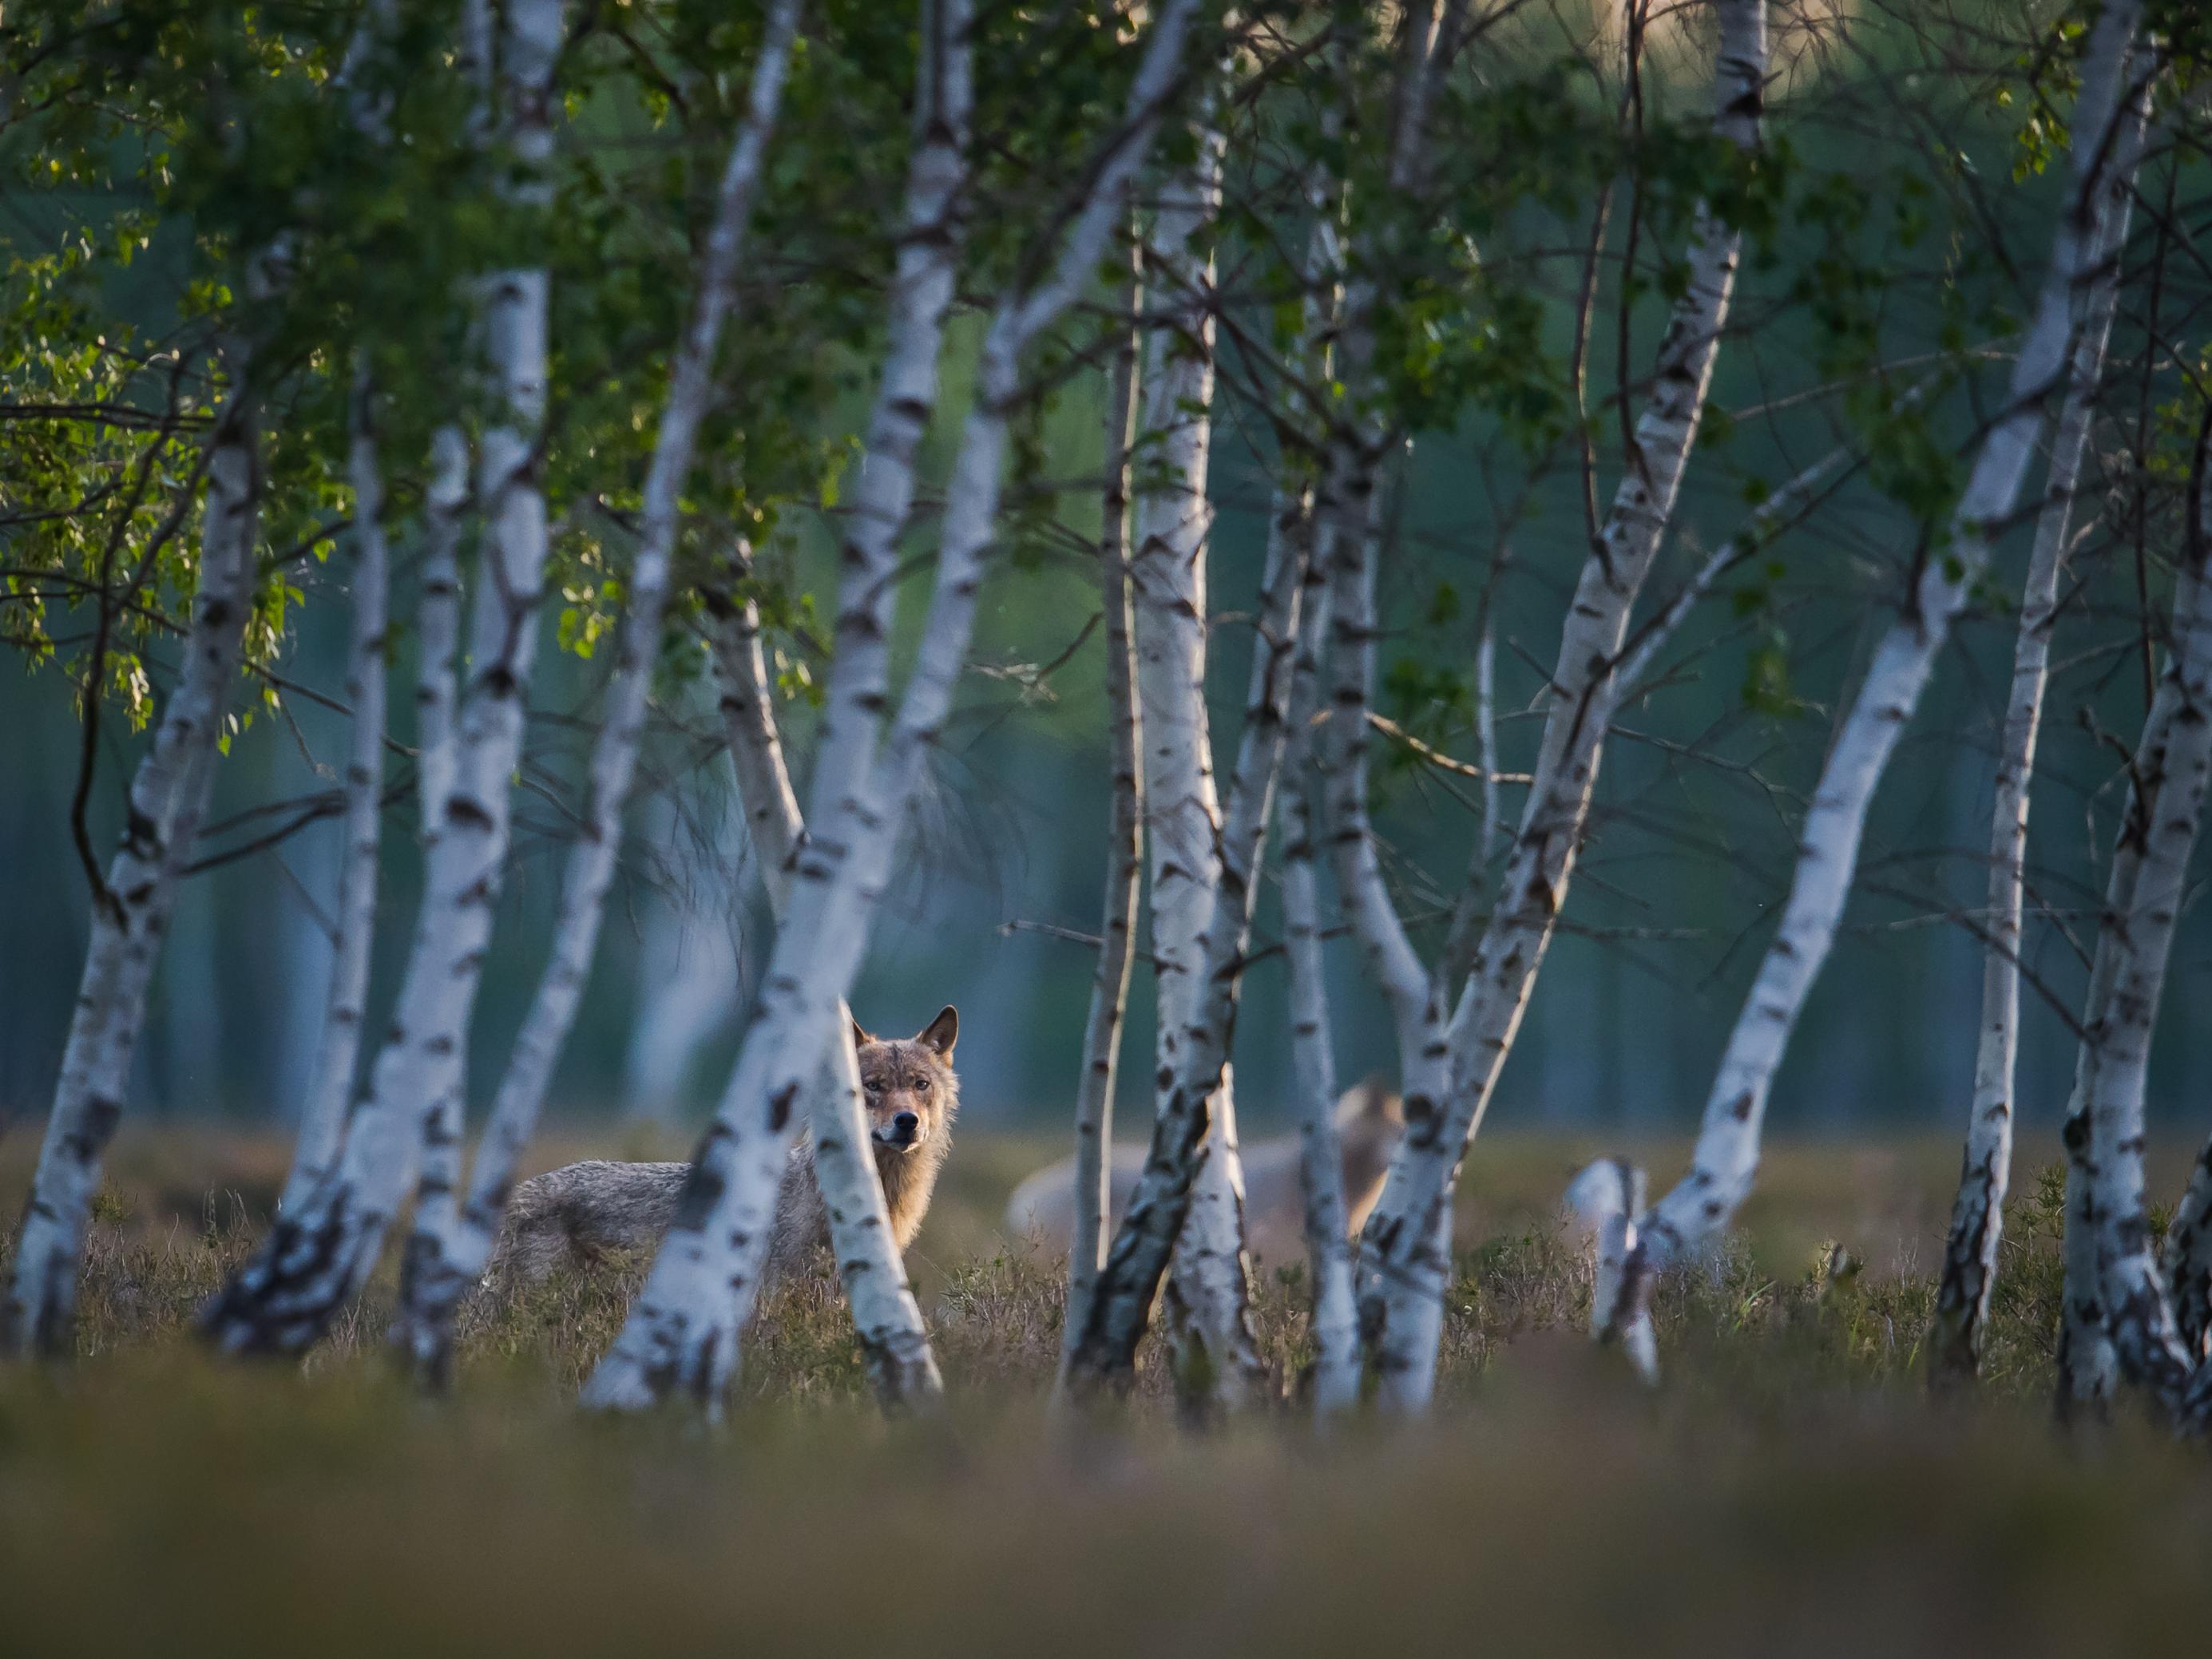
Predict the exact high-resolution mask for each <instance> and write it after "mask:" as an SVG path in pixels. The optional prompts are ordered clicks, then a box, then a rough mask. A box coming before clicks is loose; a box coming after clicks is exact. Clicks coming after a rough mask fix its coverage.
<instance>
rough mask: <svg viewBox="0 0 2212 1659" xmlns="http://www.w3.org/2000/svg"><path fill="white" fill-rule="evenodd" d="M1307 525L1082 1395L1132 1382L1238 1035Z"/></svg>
mask: <svg viewBox="0 0 2212 1659" xmlns="http://www.w3.org/2000/svg"><path fill="white" fill-rule="evenodd" d="M1299 506H1301V507H1302V506H1303V503H1299ZM1306 527H1307V521H1306V520H1305V518H1304V514H1303V513H1287V514H1286V513H1278V515H1277V517H1276V520H1275V524H1274V526H1273V532H1272V533H1271V534H1270V536H1269V538H1268V541H1269V547H1268V555H1267V589H1266V598H1265V600H1264V602H1263V604H1262V605H1261V616H1260V624H1259V629H1258V633H1259V638H1258V641H1257V643H1256V644H1255V647H1254V656H1253V662H1252V695H1251V699H1250V702H1249V706H1248V708H1246V711H1245V716H1244V726H1243V736H1242V737H1241V738H1239V740H1238V743H1237V763H1236V768H1235V769H1234V771H1233V772H1232V773H1231V779H1230V788H1229V810H1228V811H1227V813H1226V814H1225V816H1224V817H1223V820H1222V825H1221V832H1220V841H1219V843H1218V844H1219V848H1220V874H1219V877H1218V883H1217V884H1216V886H1215V888H1214V893H1213V902H1212V915H1211V916H1210V918H1209V920H1208V921H1207V922H1206V932H1205V934H1204V935H1203V938H1202V940H1201V949H1200V954H1199V957H1198V958H1197V963H1198V972H1197V974H1196V975H1194V979H1195V985H1196V988H1197V991H1198V996H1199V1000H1198V1001H1197V1003H1196V1005H1195V1006H1194V1007H1193V1008H1191V1010H1190V1011H1189V1014H1188V1020H1189V1023H1188V1025H1187V1026H1186V1027H1185V1030H1184V1034H1183V1036H1184V1040H1183V1043H1182V1054H1181V1060H1180V1068H1179V1070H1178V1071H1177V1073H1176V1077H1175V1082H1174V1085H1173V1087H1172V1088H1171V1089H1170V1092H1169V1095H1168V1098H1167V1101H1166V1103H1164V1105H1163V1106H1162V1107H1161V1108H1160V1109H1159V1112H1158V1115H1157V1116H1156V1117H1155V1119H1154V1121H1153V1124H1152V1146H1151V1150H1150V1151H1149V1152H1147V1153H1146V1159H1145V1167H1144V1171H1143V1173H1142V1174H1141V1175H1140V1176H1139V1177H1138V1180H1137V1188H1136V1190H1135V1192H1133V1194H1131V1195H1130V1199H1129V1207H1128V1209H1127V1212H1125V1213H1124V1214H1123V1216H1122V1218H1121V1228H1120V1230H1119V1231H1117V1232H1116V1233H1115V1237H1114V1243H1113V1245H1112V1247H1111V1249H1109V1251H1108V1254H1107V1258H1106V1261H1105V1265H1104V1266H1103V1267H1101V1268H1100V1269H1099V1273H1098V1283H1097V1289H1096V1291H1095V1292H1094V1293H1093V1295H1092V1297H1091V1305H1090V1307H1089V1308H1088V1309H1087V1310H1085V1313H1086V1317H1085V1322H1084V1328H1083V1331H1082V1334H1080V1336H1079V1338H1078V1339H1077V1341H1076V1345H1075V1347H1074V1350H1073V1353H1072V1354H1071V1356H1070V1358H1069V1364H1068V1368H1067V1370H1068V1376H1069V1378H1070V1381H1071V1383H1072V1384H1073V1386H1074V1387H1075V1388H1077V1389H1079V1391H1085V1392H1088V1391H1091V1390H1094V1389H1098V1388H1101V1387H1103V1388H1110V1389H1125V1388H1127V1386H1128V1384H1129V1383H1130V1382H1131V1381H1132V1379H1133V1376H1134V1374H1135V1366H1136V1354H1137V1345H1138V1343H1139V1340H1141V1339H1142V1338H1143V1336H1144V1334H1145V1328H1146V1324H1147V1322H1149V1319H1150V1316H1151V1312H1152V1300H1153V1297H1155V1296H1156V1295H1157V1294H1158V1291H1159V1285H1160V1279H1161V1275H1162V1274H1163V1273H1164V1272H1165V1271H1166V1270H1167V1267H1168V1261H1169V1257H1170V1255H1171V1253H1172V1252H1173V1251H1174V1249H1175V1248H1176V1240H1177V1239H1178V1237H1180V1236H1181V1235H1182V1229H1183V1225H1184V1221H1185V1218H1186V1217H1187V1215H1188V1212H1189V1209H1190V1205H1191V1196H1192V1190H1193V1187H1194V1183H1195V1181H1196V1178H1197V1176H1198V1174H1199V1171H1200V1168H1201V1166H1202V1165H1203V1164H1204V1163H1205V1162H1206V1131H1207V1127H1208V1121H1209V1118H1210V1115H1211V1114H1210V1111H1209V1106H1210V1103H1211V1102H1212V1100H1213V1098H1214V1097H1215V1096H1216V1093H1217V1091H1218V1090H1219V1088H1220V1085H1221V1078H1222V1073H1223V1070H1224V1068H1225V1066H1227V1065H1228V1062H1229V1050H1230V1045H1231V1040H1232V1039H1233V1037H1234V1036H1235V1031H1236V1023H1237V996H1238V992H1239V989H1240V987H1241V984H1242V981H1243V968H1244V952H1245V947H1246V945H1247V943H1248V941H1249V938H1250V933H1251V925H1252V902H1253V899H1254V896H1255V890H1256V882H1255V876H1256V873H1257V870H1258V866H1259V856H1260V846H1261V841H1262V839H1263V837H1264V836H1265V832H1266V828H1267V810H1268V806H1269V802H1270V797H1271V795H1272V793H1273V783H1274V777H1275V773H1276V770H1277V767H1278V763H1279V759H1280V757H1281V752H1282V743H1283V728H1284V724H1285V714H1286V710H1287V705H1288V702H1289V696H1290V680H1291V657H1292V655H1293V654H1294V652H1295V648H1296V642H1297V631H1298V603H1299V599H1300V597H1301V589H1302V588H1303V586H1304V568H1305V565H1306V563H1307V550H1306V547H1305V531H1306ZM1148 741H1150V739H1148ZM1240 1255H1241V1252H1240ZM1240 1267H1241V1261H1240Z"/></svg>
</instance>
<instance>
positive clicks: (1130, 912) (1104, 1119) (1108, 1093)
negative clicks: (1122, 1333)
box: [1057, 248, 1145, 1398]
mask: <svg viewBox="0 0 2212 1659" xmlns="http://www.w3.org/2000/svg"><path fill="white" fill-rule="evenodd" d="M1132 253H1133V255H1135V254H1136V250H1135V249H1134V248H1132ZM1141 295H1142V289H1141V286H1140V284H1139V281H1138V279H1137V276H1136V272H1135V270H1132V272H1131V276H1130V282H1129V287H1128V294H1127V300H1128V310H1129V313H1130V316H1131V319H1132V320H1134V318H1135V316H1136V313H1137V308H1138V306H1139V301H1140V299H1141ZM1136 391H1137V335H1136V333H1135V331H1134V330H1132V331H1130V332H1129V333H1128V334H1127V335H1126V336H1125V337H1123V339H1122V342H1121V348H1120V349H1118V350H1117V351H1116V352H1115V356H1114V361H1113V366H1112V368H1111V370H1110V372H1109V375H1108V378H1107V388H1106V415H1105V444H1104V455H1103V462H1104V468H1103V470H1104V473H1105V479H1106V487H1105V491H1104V499H1103V501H1102V502H1101V512H1100V529H1099V537H1098V571H1099V585H1100V588H1101V591H1102V599H1103V606H1104V610H1105V612H1106V720H1107V733H1108V742H1109V748H1110V750H1111V751H1112V757H1113V779H1112V785H1111V787H1112V805H1111V808H1110V810H1109V814H1108V819H1107V827H1106V855H1107V866H1106V890H1105V896H1104V897H1103V899H1102V900H1101V901H1100V905H1099V910H1100V915H1099V925H1100V934H1099V938H1100V941H1101V943H1100V945H1099V949H1098V965H1097V969H1096V970H1095V971H1094V972H1093V974H1092V976H1091V1008H1090V1012H1089V1013H1088V1015H1087V1016H1086V1017H1085V1020H1084V1025H1083V1069H1082V1073H1081V1079H1080V1081H1079V1084H1078V1085H1077V1088H1076V1096H1075V1229H1074V1232H1073V1236H1072V1237H1070V1239H1069V1240H1068V1255H1067V1303H1066V1313H1065V1314H1064V1316H1063V1317H1062V1321H1061V1328H1060V1379H1059V1383H1058V1389H1057V1394H1058V1395H1059V1396H1060V1397H1063V1398H1064V1397H1065V1395H1066V1389H1067V1367H1068V1364H1069V1358H1070V1356H1071V1355H1072V1354H1073V1352H1074V1350H1075V1340H1076V1337H1077V1335H1078V1334H1079V1332H1080V1331H1081V1330H1082V1328H1083V1323H1084V1321H1085V1318H1086V1317H1087V1314H1086V1312H1085V1310H1087V1309H1088V1308H1089V1307H1090V1305H1091V1297H1092V1296H1093V1294H1094V1293H1095V1292H1096V1291H1097V1285H1098V1270H1099V1268H1100V1267H1103V1265H1104V1264H1105V1261H1106V1247H1107V1243H1108V1241H1109V1237H1110V1232H1109V1222H1110V1219H1111V1215H1112V1211H1113V1172H1112V1169H1111V1167H1110V1165H1109V1160H1108V1150H1109V1147H1110V1146H1112V1144H1113V1138H1114V1090H1115V1082H1116V1080H1117V1078H1118V1075H1119V1072H1120V1068H1121V1021H1122V1016H1123V1014H1124V1013H1125V1012H1126V1011H1127V1007H1128V1003H1129V979H1130V974H1131V970H1132V969H1133V967H1134V965H1135V960H1136V953H1135V951H1134V949H1133V945H1134V942H1135V934H1136V929H1137V907H1138V902H1139V897H1140V896H1141V893H1142V888H1143V883H1144V859H1145V771H1144V765H1143V751H1144V718H1145V717H1144V710H1143V707H1142V705H1141V703H1140V702H1139V697H1138V694H1137V676H1138V672H1139V667H1138V660H1137V655H1136V650H1135V642H1136V619H1135V616H1134V613H1133V606H1132V605H1131V586H1132V584H1131V582H1130V579H1129V564H1130V559H1129V551H1130V550H1129V450H1130V442H1131V439H1132V437H1133V432H1132V429H1131V428H1132V422H1133V419H1134V417H1135V415H1136V402H1137V399H1136Z"/></svg>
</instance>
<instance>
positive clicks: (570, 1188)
mask: <svg viewBox="0 0 2212 1659" xmlns="http://www.w3.org/2000/svg"><path fill="white" fill-rule="evenodd" d="M959 1036H960V1016H959V1014H958V1012H957V1011H955V1010H954V1009H951V1008H950V1007H948V1008H946V1009H945V1011H944V1012H942V1013H940V1014H939V1015H938V1017H937V1018H935V1019H933V1020H931V1021H930V1022H929V1024H927V1025H925V1026H923V1027H922V1028H921V1031H920V1033H919V1034H917V1035H916V1036H914V1037H913V1038H911V1039H909V1040H908V1041H905V1042H899V1041H895V1040H892V1041H887V1040H885V1039H884V1038H881V1037H876V1036H870V1035H869V1034H868V1033H867V1032H866V1031H865V1030H861V1029H860V1022H858V1021H857V1020H856V1021H854V1024H853V1046H854V1049H855V1050H856V1051H857V1053H858V1054H859V1058H860V1088H861V1092H862V1094H863V1096H864V1097H865V1098H866V1103H867V1113H868V1133H869V1140H870V1142H871V1145H872V1149H873V1151H874V1152H875V1155H876V1174H877V1175H878V1176H879V1177H880V1178H881V1179H882V1181H883V1184H884V1204H885V1205H886V1206H888V1208H889V1209H890V1222H891V1237H893V1238H895V1239H896V1241H897V1242H898V1247H899V1249H901V1250H904V1249H906V1247H907V1246H908V1244H911V1243H913V1242H914V1236H915V1233H916V1232H918V1231H921V1218H922V1217H923V1216H924V1215H926V1214H927V1213H928V1211H929V1199H930V1194H932V1193H933V1191H935V1190H936V1187H937V1176H938V1171H939V1170H942V1169H943V1168H944V1167H945V1154H946V1153H948V1152H951V1150H952V1120H953V1117H954V1115H956V1114H957V1112H958V1111H959V1109H960V1079H959V1077H958V1075H957V1073H955V1072H954V1071H953V1069H952V1048H953V1045H954V1043H956V1042H957V1041H958V1040H959ZM690 1171H691V1166H690V1164H617V1163H610V1162H607V1161H605V1160H603V1159H599V1158H592V1159H588V1160H586V1162H584V1163H581V1164H568V1166H566V1167H565V1168H563V1169H559V1170H551V1171H550V1172H549V1173H547V1174H545V1175H542V1176H537V1177H535V1178H534V1179H532V1180H529V1181H526V1182H523V1183H522V1184H521V1185H520V1187H517V1188H515V1189H514V1196H513V1200H511V1201H510V1202H509V1203H508V1205H507V1220H506V1223H505V1225H503V1226H502V1227H501V1230H500V1236H499V1242H498V1243H497V1244H496V1245H495V1247H494V1249H493V1251H492V1258H491V1264H490V1266H489V1267H488V1268H487V1269H486V1271H485V1273H484V1282H485V1284H486V1285H487V1286H489V1287H490V1288H492V1289H494V1290H504V1291H513V1290H518V1289H521V1288H524V1287H526V1286H528V1285H538V1284H541V1283H543V1282H544V1280H545V1279H548V1278H549V1277H550V1276H551V1275H552V1274H553V1273H556V1271H558V1270H559V1269H561V1268H562V1267H588V1266H590V1265H591V1264H592V1263H593V1262H595V1261H599V1260H600V1259H601V1258H603V1257H605V1256H607V1255H611V1254H614V1253H617V1252H619V1251H630V1250H644V1249H650V1248H652V1247H653V1246H655V1245H657V1244H659V1242H660V1238H661V1236H662V1235H663V1234H664V1233H665V1232H666V1231H668V1224H669V1223H670V1221H671V1220H672V1219H673V1218H675V1215H676V1206H677V1200H678V1197H679V1195H680V1194H682V1192H683V1189H684V1180H685V1178H686V1177H687V1176H689V1175H690ZM827 1243H829V1209H828V1207H827V1206H825V1205H824V1204H823V1201H822V1194H821V1191H820V1189H819V1188H817V1185H816V1182H815V1179H814V1142H813V1138H812V1137H811V1135H802V1136H801V1137H800V1138H799V1144H798V1145H797V1146H793V1148H792V1149H791V1159H790V1162H789V1163H788V1164H786V1165H785V1167H784V1171H783V1185H782V1186H781V1188H780V1189H779V1190H778V1192H777V1194H776V1203H775V1228H774V1231H772V1233H771V1235H770V1237H769V1251H768V1262H767V1266H766V1268H765V1269H764V1272H763V1279H764V1280H765V1281H766V1282H770V1283H772V1282H774V1281H775V1280H776V1279H781V1278H784V1277H786V1276H787V1275H790V1274H793V1273H798V1272H799V1271H800V1270H801V1269H803V1268H804V1267H805V1266H806V1265H807V1263H808V1262H809V1261H811V1259H812V1258H813V1256H814V1254H815V1252H816V1250H817V1249H818V1248H819V1247H821V1246H823V1245H824V1244H827Z"/></svg>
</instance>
